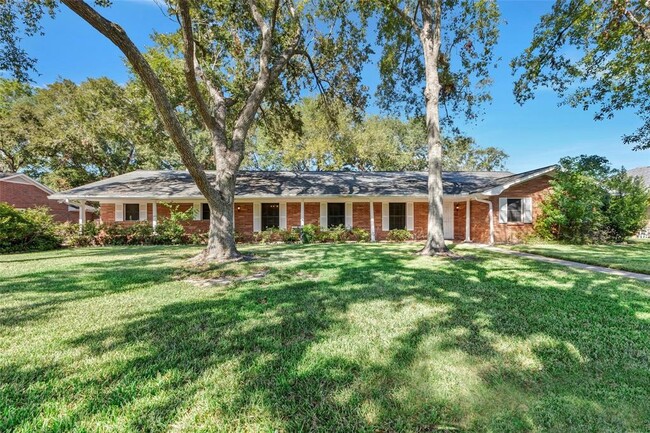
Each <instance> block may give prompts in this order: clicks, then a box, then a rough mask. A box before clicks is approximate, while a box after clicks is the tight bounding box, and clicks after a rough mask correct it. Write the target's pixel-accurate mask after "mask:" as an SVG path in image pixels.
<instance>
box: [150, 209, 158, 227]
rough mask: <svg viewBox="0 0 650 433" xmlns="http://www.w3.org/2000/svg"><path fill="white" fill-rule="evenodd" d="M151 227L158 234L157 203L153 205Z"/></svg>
mask: <svg viewBox="0 0 650 433" xmlns="http://www.w3.org/2000/svg"><path fill="white" fill-rule="evenodd" d="M151 226H152V227H153V232H154V233H156V227H158V202H155V201H154V202H153V203H152V204H151Z"/></svg>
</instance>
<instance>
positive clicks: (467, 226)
mask: <svg viewBox="0 0 650 433" xmlns="http://www.w3.org/2000/svg"><path fill="white" fill-rule="evenodd" d="M470 203H471V200H470V199H469V198H468V199H467V201H466V202H465V242H472V239H471V237H470V224H469V215H470V211H469V207H470Z"/></svg>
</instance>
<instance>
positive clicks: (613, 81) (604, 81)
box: [512, 0, 650, 150]
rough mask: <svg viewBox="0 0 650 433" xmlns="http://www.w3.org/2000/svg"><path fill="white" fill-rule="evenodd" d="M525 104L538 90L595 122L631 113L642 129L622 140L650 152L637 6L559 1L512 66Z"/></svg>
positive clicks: (642, 13) (646, 59)
mask: <svg viewBox="0 0 650 433" xmlns="http://www.w3.org/2000/svg"><path fill="white" fill-rule="evenodd" d="M512 69H513V73H514V74H515V75H516V76H517V79H516V82H515V87H514V92H515V97H516V98H517V101H518V102H519V103H520V104H523V103H524V102H526V101H527V100H529V99H532V98H534V97H535V90H536V89H537V88H539V87H549V88H551V89H553V90H554V91H555V92H556V93H557V94H558V95H559V96H560V97H561V98H562V99H563V103H564V104H568V105H569V106H571V107H576V108H582V109H583V110H589V109H591V108H594V109H595V115H594V118H595V119H596V120H602V119H609V118H612V117H613V116H614V114H615V112H616V111H620V110H623V109H626V108H628V109H632V110H634V111H636V113H637V114H638V115H639V117H641V119H642V121H643V125H642V126H641V127H640V128H639V129H638V130H637V131H635V132H632V133H630V134H628V135H625V136H624V137H623V141H624V142H625V143H627V144H631V145H634V146H635V147H634V149H635V150H639V149H648V148H650V98H649V97H648V95H649V94H650V14H649V13H648V4H647V2H646V1H641V0H594V1H583V0H557V1H556V2H555V3H554V5H553V9H552V11H551V12H550V13H549V14H546V15H544V16H542V18H541V21H540V23H539V24H538V25H537V26H536V27H535V32H534V34H533V39H532V41H531V44H530V46H529V47H528V48H527V49H526V51H524V53H523V54H521V55H520V56H518V57H517V58H515V59H514V60H513V61H512Z"/></svg>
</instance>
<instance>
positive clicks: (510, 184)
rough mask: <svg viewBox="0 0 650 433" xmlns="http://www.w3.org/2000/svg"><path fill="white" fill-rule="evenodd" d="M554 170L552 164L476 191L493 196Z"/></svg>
mask: <svg viewBox="0 0 650 433" xmlns="http://www.w3.org/2000/svg"><path fill="white" fill-rule="evenodd" d="M555 170H556V167H555V166H554V165H552V166H550V167H547V168H546V169H544V170H540V171H537V172H535V173H531V174H530V176H525V177H522V178H521V179H517V180H514V181H512V182H508V183H504V184H502V185H499V186H495V187H493V188H490V189H486V190H484V191H477V194H481V195H488V196H494V195H501V194H503V192H504V191H505V190H507V189H508V188H511V187H513V186H515V185H519V184H520V183H524V182H528V181H529V180H532V179H535V178H536V177H540V176H544V175H546V174H549V173H551V172H553V171H555Z"/></svg>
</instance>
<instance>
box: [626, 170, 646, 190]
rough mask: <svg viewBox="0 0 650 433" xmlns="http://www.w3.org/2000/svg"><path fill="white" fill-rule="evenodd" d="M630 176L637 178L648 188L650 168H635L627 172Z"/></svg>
mask: <svg viewBox="0 0 650 433" xmlns="http://www.w3.org/2000/svg"><path fill="white" fill-rule="evenodd" d="M627 174H628V175H630V176H639V177H640V178H642V179H643V181H644V182H645V185H646V186H647V187H648V188H650V166H649V167H637V168H633V169H631V170H628V172H627Z"/></svg>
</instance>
